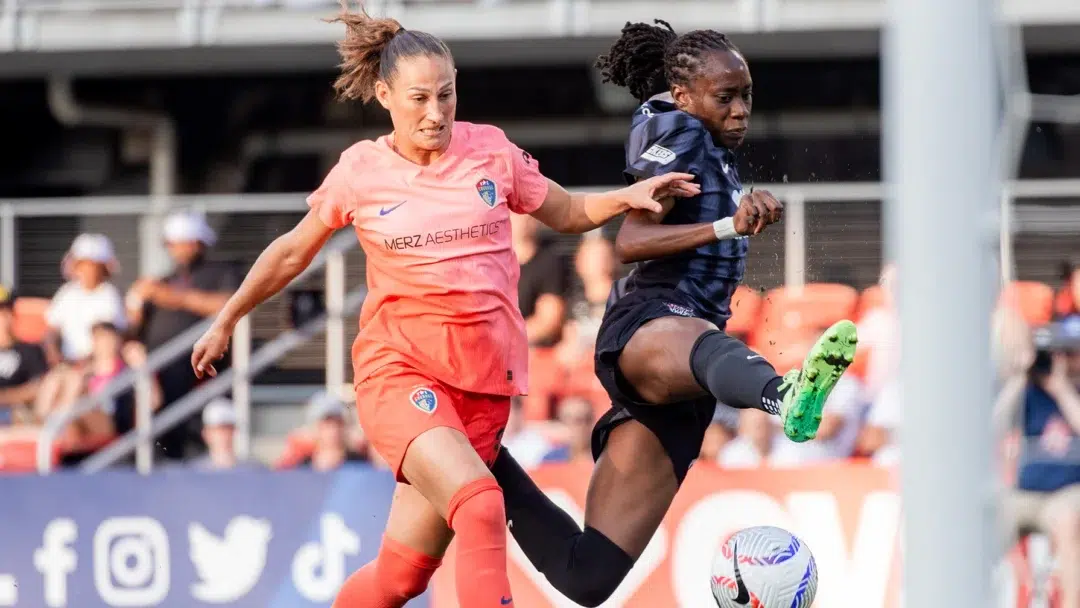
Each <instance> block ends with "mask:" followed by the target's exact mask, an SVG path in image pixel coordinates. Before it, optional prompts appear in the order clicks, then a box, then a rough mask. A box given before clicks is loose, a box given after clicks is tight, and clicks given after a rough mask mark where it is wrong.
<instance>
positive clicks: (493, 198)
mask: <svg viewBox="0 0 1080 608" xmlns="http://www.w3.org/2000/svg"><path fill="white" fill-rule="evenodd" d="M476 192H477V193H479V194H480V200H482V201H484V204H486V205H487V206H488V207H494V206H495V203H496V202H497V201H498V200H499V193H498V191H497V190H496V189H495V182H493V181H491V180H490V179H487V178H484V179H482V180H480V181H478V182H476Z"/></svg>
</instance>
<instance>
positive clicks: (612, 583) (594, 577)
mask: <svg viewBox="0 0 1080 608" xmlns="http://www.w3.org/2000/svg"><path fill="white" fill-rule="evenodd" d="M596 570H597V572H590V573H588V574H587V575H586V576H579V577H576V578H575V579H574V580H573V583H571V585H569V586H568V588H567V589H565V590H563V594H564V595H566V597H567V598H569V599H570V600H571V601H573V602H574V603H575V604H578V605H579V606H584V607H585V608H596V607H597V606H600V605H601V604H603V603H604V602H606V601H607V600H608V598H610V597H611V596H612V595H613V594H614V593H615V590H616V589H618V588H619V585H620V584H621V583H622V580H623V577H624V576H625V575H626V574H625V573H622V574H619V573H616V572H612V571H610V570H604V569H602V568H596Z"/></svg>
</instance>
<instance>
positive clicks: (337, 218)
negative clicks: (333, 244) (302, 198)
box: [307, 154, 356, 230]
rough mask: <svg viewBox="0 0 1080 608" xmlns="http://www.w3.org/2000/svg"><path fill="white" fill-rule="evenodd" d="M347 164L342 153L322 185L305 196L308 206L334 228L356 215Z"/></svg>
mask: <svg viewBox="0 0 1080 608" xmlns="http://www.w3.org/2000/svg"><path fill="white" fill-rule="evenodd" d="M349 165H350V163H349V162H347V160H346V157H345V155H344V154H342V155H341V158H340V159H338V162H337V164H336V165H334V167H333V168H332V169H330V173H328V174H327V175H326V178H325V179H324V180H323V183H322V185H320V186H319V188H318V190H316V191H314V192H312V193H311V195H309V196H308V198H307V204H308V207H310V208H311V210H312V211H314V212H315V214H316V215H318V216H319V219H320V220H322V222H323V223H324V224H326V225H327V226H329V227H330V228H333V229H334V230H338V229H340V228H344V227H345V226H348V225H350V224H352V223H353V219H354V218H355V215H356V195H355V193H354V192H353V189H352V186H351V184H350V180H349V172H350V166H349Z"/></svg>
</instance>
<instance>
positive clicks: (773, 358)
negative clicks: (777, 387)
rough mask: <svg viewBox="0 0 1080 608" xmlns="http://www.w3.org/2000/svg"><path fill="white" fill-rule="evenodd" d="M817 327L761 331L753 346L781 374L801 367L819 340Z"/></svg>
mask: <svg viewBox="0 0 1080 608" xmlns="http://www.w3.org/2000/svg"><path fill="white" fill-rule="evenodd" d="M818 337H819V332H818V331H817V330H816V329H799V328H796V329H790V330H783V329H772V330H768V331H762V332H759V333H758V334H757V336H756V339H755V340H754V343H753V345H752V348H753V349H754V350H755V351H757V352H758V353H761V356H763V357H765V359H766V360H767V361H768V362H769V363H771V364H772V366H773V367H775V368H776V373H778V374H780V375H781V376H782V375H784V373H785V372H787V371H788V370H790V369H792V368H796V367H801V366H802V362H803V359H804V358H806V354H807V353H809V352H810V348H811V347H813V346H814V342H816V341H817V339H818Z"/></svg>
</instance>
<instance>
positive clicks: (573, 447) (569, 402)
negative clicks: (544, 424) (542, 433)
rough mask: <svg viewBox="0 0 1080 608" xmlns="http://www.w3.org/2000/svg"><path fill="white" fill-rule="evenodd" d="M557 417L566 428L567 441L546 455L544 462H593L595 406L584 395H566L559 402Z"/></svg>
mask: <svg viewBox="0 0 1080 608" xmlns="http://www.w3.org/2000/svg"><path fill="white" fill-rule="evenodd" d="M556 419H557V420H558V421H559V423H560V424H561V425H563V427H564V428H565V430H566V441H565V443H563V444H562V445H560V446H559V447H556V448H555V449H553V450H551V451H550V452H548V453H547V454H546V455H545V456H544V460H543V462H545V463H554V462H574V461H577V460H581V461H588V462H592V429H593V425H594V424H595V423H596V416H595V415H594V414H593V406H592V404H591V403H589V400H588V399H585V398H584V397H577V396H573V397H566V398H564V399H563V400H562V401H560V402H559V405H558V408H557V410H556Z"/></svg>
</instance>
